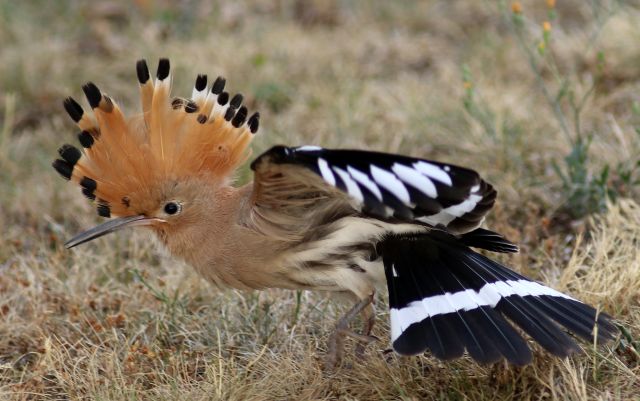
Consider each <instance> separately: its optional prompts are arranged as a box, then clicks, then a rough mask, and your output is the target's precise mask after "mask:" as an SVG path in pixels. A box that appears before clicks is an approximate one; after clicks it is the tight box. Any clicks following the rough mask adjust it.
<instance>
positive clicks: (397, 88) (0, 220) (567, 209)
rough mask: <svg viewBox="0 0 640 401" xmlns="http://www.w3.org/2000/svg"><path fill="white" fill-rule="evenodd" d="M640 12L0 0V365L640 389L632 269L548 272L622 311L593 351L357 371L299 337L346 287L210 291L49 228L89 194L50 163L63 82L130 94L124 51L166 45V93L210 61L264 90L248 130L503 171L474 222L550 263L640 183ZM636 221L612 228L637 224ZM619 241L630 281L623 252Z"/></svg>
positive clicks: (550, 389) (212, 71) (450, 385)
mask: <svg viewBox="0 0 640 401" xmlns="http://www.w3.org/2000/svg"><path fill="white" fill-rule="evenodd" d="M639 21H640V3H638V2H637V1H622V0H601V1H597V0H589V1H581V0H558V1H553V0H527V1H521V2H511V1H490V0H483V1H408V0H401V1H382V0H380V1H368V2H359V1H353V0H327V1H321V0H277V1H261V0H255V1H249V0H243V1H196V0H192V1H190V0H182V1H161V0H158V1H153V0H137V1H132V2H126V1H101V2H87V1H72V0H61V1H38V0H31V1H20V2H18V1H10V0H0V238H1V241H2V242H1V243H2V245H1V247H0V290H1V292H0V294H2V295H1V296H0V312H2V316H3V317H4V322H2V323H1V324H0V337H1V338H2V339H1V340H0V389H2V391H4V392H5V393H6V394H8V395H9V394H10V395H12V396H15V397H16V398H22V397H24V398H28V397H27V396H26V395H25V394H27V393H28V392H31V393H33V394H40V395H43V394H44V395H46V396H50V397H52V398H56V397H58V396H59V397H62V398H60V399H63V398H64V397H63V396H66V397H71V398H77V397H89V398H99V397H102V398H107V399H112V398H121V397H122V396H126V397H128V398H132V399H136V397H137V395H136V394H145V395H143V396H142V398H144V397H145V396H146V397H150V398H152V399H157V398H167V399H171V398H172V397H173V396H176V395H179V394H184V393H188V394H191V395H192V396H193V398H198V397H202V398H206V395H207V394H215V397H217V398H237V399H246V398H248V397H250V398H260V397H259V395H260V394H262V395H263V397H262V398H267V399H268V398H271V397H291V395H292V394H306V395H307V396H306V397H303V398H328V399H331V398H349V397H351V398H354V399H357V398H364V399H366V398H383V397H386V398H406V399H417V398H423V397H435V398H439V399H450V398H455V399H466V398H467V397H470V398H479V399H481V398H483V397H486V399H495V397H497V398H502V399H510V398H513V397H515V396H520V398H526V397H529V398H535V399H541V398H563V395H574V396H575V398H576V399H595V398H603V399H611V398H620V399H625V398H626V399H630V398H628V397H631V396H634V395H635V396H636V397H637V396H638V390H637V389H638V388H640V383H638V369H640V368H639V363H640V362H639V358H638V347H639V346H640V345H639V344H638V341H637V340H636V339H637V338H638V335H639V331H638V323H637V321H638V317H640V312H639V310H638V303H640V299H639V296H638V294H637V291H636V292H633V291H631V292H628V291H622V290H620V289H618V290H617V292H614V291H613V290H612V289H613V288H614V286H613V285H612V286H611V287H608V286H607V288H601V289H600V290H598V286H597V284H598V283H594V285H596V286H595V287H593V288H592V289H588V288H587V287H584V286H583V285H584V284H577V283H583V281H577V282H572V281H562V280H560V283H559V285H562V286H564V287H565V289H567V288H568V289H572V290H573V291H574V292H575V293H576V295H577V296H580V297H582V298H586V299H588V300H590V301H591V302H593V303H596V304H598V305H603V306H604V307H605V309H607V310H608V311H609V312H612V314H614V315H616V316H619V317H620V319H621V321H622V322H626V323H625V324H626V325H625V326H624V327H626V329H625V330H626V334H625V336H626V337H624V339H623V340H622V341H621V342H619V343H618V344H617V345H616V347H617V348H616V349H617V351H616V352H617V353H618V354H616V355H617V356H616V355H614V356H611V355H609V357H607V358H612V359H607V358H603V360H606V361H607V362H606V363H605V362H599V360H597V359H598V358H597V357H593V358H595V359H594V360H593V361H592V363H589V361H586V362H585V361H584V359H579V358H576V360H577V361H578V362H575V365H566V364H563V363H561V362H555V364H553V365H549V366H550V367H548V366H547V367H542V366H544V363H545V362H544V361H545V360H544V359H543V358H541V361H542V362H539V363H538V365H536V366H534V367H533V368H530V369H528V370H527V369H525V370H523V371H519V370H511V369H509V368H508V367H505V366H499V367H493V368H491V367H488V368H479V367H477V366H475V365H473V364H471V363H470V362H468V361H466V362H465V361H462V362H456V363H454V364H450V365H441V364H439V363H436V362H435V361H434V360H433V359H429V358H428V357H422V358H415V359H413V360H411V361H407V360H402V359H393V362H388V361H387V359H388V358H387V357H384V356H380V355H378V354H372V355H370V359H371V360H370V361H369V362H368V363H370V365H369V366H370V369H369V370H368V371H367V370H365V369H361V370H358V369H355V368H354V370H352V371H350V372H349V373H344V372H343V373H342V376H341V379H335V380H337V381H335V380H334V381H333V382H332V381H331V380H328V379H326V378H323V377H322V375H321V374H320V375H319V376H317V375H318V368H317V367H316V365H314V359H313V358H312V357H308V358H307V359H305V358H302V360H301V359H300V357H299V355H300V353H306V354H310V355H312V356H313V355H315V352H320V353H321V351H317V349H318V348H322V347H323V344H324V335H325V333H326V332H328V330H329V328H330V326H331V324H332V321H333V317H335V316H336V315H337V312H335V311H334V308H339V307H340V306H334V305H333V304H331V303H329V302H328V301H327V300H326V298H324V297H323V296H322V295H310V294H306V293H304V294H301V293H297V294H296V293H289V292H282V291H270V292H266V293H263V294H257V295H256V294H250V295H247V294H238V293H232V294H226V293H225V294H220V293H218V292H217V291H212V290H211V288H210V287H209V286H208V285H207V284H206V283H202V282H201V281H200V280H199V279H198V278H197V277H195V275H193V273H192V272H191V271H190V270H189V269H188V268H185V267H184V266H182V265H180V264H176V262H175V261H171V260H168V259H166V257H165V256H164V254H163V253H162V252H160V251H158V250H156V249H155V248H152V247H149V245H148V244H149V242H148V239H147V238H144V236H137V235H133V236H130V235H123V236H119V237H118V238H115V237H114V238H105V239H104V240H101V241H99V242H98V243H96V244H92V245H90V246H88V247H86V248H85V249H83V250H78V251H74V252H69V251H66V250H64V249H63V248H62V243H63V242H64V239H65V238H68V237H69V236H70V235H71V234H73V233H74V232H75V231H76V230H79V229H80V227H87V226H89V225H90V224H92V223H93V222H94V220H95V217H94V213H93V212H92V211H91V210H90V209H91V206H90V205H89V204H88V203H87V201H86V200H85V199H84V198H82V197H81V196H80V195H79V193H78V191H77V190H76V189H75V188H71V186H69V185H65V183H64V182H63V180H60V179H59V178H58V177H57V176H56V174H55V173H54V171H53V169H51V168H50V163H51V161H52V160H53V159H54V158H55V155H56V149H57V147H59V146H60V145H61V144H62V143H65V142H73V141H75V135H74V127H73V124H72V123H71V121H69V119H68V117H67V115H66V114H65V113H64V111H63V108H62V100H63V99H64V98H65V97H66V96H69V95H71V96H74V97H75V98H77V99H81V98H82V96H81V90H80V87H81V85H82V84H83V83H85V82H86V81H93V82H95V83H96V84H97V85H98V86H99V87H100V88H101V89H103V90H104V91H106V92H107V93H109V95H111V96H113V97H114V98H116V99H117V100H118V101H119V102H120V103H121V104H123V105H124V109H125V110H129V112H130V113H134V112H137V111H138V104H137V102H138V94H137V84H136V82H137V81H136V78H135V68H134V65H135V61H136V60H138V59H139V58H146V59H147V60H149V62H150V65H153V64H154V63H155V62H156V60H157V59H158V58H159V57H169V58H170V59H171V61H172V70H173V72H174V94H180V95H186V94H188V93H190V91H191V87H192V85H193V80H194V79H195V76H196V74H197V73H206V74H209V76H210V77H215V76H216V75H223V76H225V77H226V78H227V82H228V87H229V89H230V90H231V91H238V92H241V93H243V94H244V95H245V98H246V99H247V104H248V105H249V106H250V108H252V109H257V110H259V111H260V112H261V114H262V120H261V127H262V128H261V133H260V135H259V136H258V137H257V138H256V141H255V142H256V143H255V147H254V149H255V153H258V152H260V151H262V150H264V149H266V148H267V147H269V146H271V145H273V144H276V143H286V144H290V145H298V144H317V145H322V146H326V147H353V148H356V147H357V148H368V149H376V150H381V151H388V152H401V153H406V154H410V155H413V156H418V157H424V158H431V159H436V160H445V161H448V162H452V163H455V164H460V165H464V166H469V167H472V168H474V169H476V170H478V171H479V172H480V173H481V174H482V175H484V176H485V177H486V178H487V179H488V180H489V181H490V182H492V183H493V184H494V185H495V186H496V187H497V189H498V192H499V200H498V204H497V206H496V209H495V211H494V213H493V214H492V216H491V217H490V219H489V224H490V225H491V226H492V227H493V228H494V229H496V230H497V231H502V232H504V233H505V234H506V235H507V236H508V237H510V238H511V239H512V240H514V241H516V242H519V243H521V244H522V250H523V252H522V253H521V255H519V256H517V257H515V258H511V259H509V260H506V261H507V262H508V263H509V264H511V265H512V266H514V267H515V268H516V269H518V270H520V271H523V272H525V273H527V274H529V275H532V276H534V277H535V278H538V279H544V280H547V281H549V282H550V283H552V284H558V283H557V281H558V278H561V277H564V276H562V275H563V274H565V272H566V269H565V267H566V266H568V265H569V266H574V265H571V263H576V259H575V257H576V254H581V255H583V256H585V255H590V254H589V252H591V251H590V250H589V249H592V248H589V246H590V245H588V244H589V242H586V241H588V240H590V239H592V240H593V241H596V239H597V238H596V237H597V236H596V235H595V234H594V233H598V232H600V231H598V230H605V229H604V228H602V227H604V226H598V225H597V224H596V223H597V222H599V224H601V225H602V224H618V225H619V224H621V221H626V222H633V221H636V220H634V219H635V218H637V216H638V215H637V213H638V212H637V209H634V207H633V206H628V208H627V209H625V210H631V212H628V213H630V214H624V213H622V212H620V210H621V209H619V208H618V205H617V204H616V202H618V201H620V200H623V202H627V201H625V200H624V199H628V198H631V199H638V195H639V192H640V170H639V169H640V91H639V88H640V46H638V43H640V24H639V23H638V22H639ZM238 179H239V180H240V181H247V180H249V179H250V174H249V173H248V171H247V169H244V170H243V171H241V172H240V173H239V174H238ZM624 204H626V203H623V205H624ZM627 205H628V204H627ZM629 208H631V209H629ZM611 213H614V214H615V213H618V214H616V215H615V216H618V218H619V219H618V220H616V219H613V218H612V217H611ZM620 213H622V214H620ZM634 213H635V214H634ZM593 218H595V220H593ZM594 221H595V222H596V223H594ZM607 222H609V223H607ZM611 222H617V223H611ZM625 227H626V226H625ZM629 227H630V228H629V230H626V231H624V230H623V233H622V234H620V233H618V234H616V235H626V236H627V237H620V238H623V239H620V238H618V237H615V238H617V240H619V241H620V243H621V244H622V243H625V242H624V238H626V239H627V240H629V238H633V237H634V236H635V237H636V238H637V231H636V232H635V233H634V232H633V227H634V226H633V225H631V226H629ZM604 232H608V231H606V230H605V231H604ZM585 238H586V239H585ZM615 238H614V239H615ZM580 239H582V240H580ZM581 241H582V242H581ZM603 241H604V240H603ZM629 241H631V240H629ZM634 241H635V240H634ZM593 249H595V248H593ZM598 249H600V248H598ZM607 249H609V248H607ZM611 249H613V250H611V252H614V253H615V248H611ZM580 252H582V253H580ZM619 256H620V259H619V260H618V259H616V260H617V262H616V263H618V264H616V265H615V266H619V268H620V269H623V268H625V269H628V271H627V270H625V271H626V272H627V273H628V272H629V271H632V272H634V271H635V273H633V274H635V275H633V276H632V277H633V278H629V280H630V281H629V282H628V284H627V286H628V287H630V288H633V285H634V284H633V280H640V279H639V277H640V271H638V270H640V267H639V266H638V261H637V253H633V251H629V252H627V253H626V254H624V255H619ZM585 257H586V256H585ZM634 258H636V259H634ZM587 259H588V258H587ZM581 260H582V259H581ZM594 260H596V259H594ZM598 260H599V259H598ZM611 260H613V256H611ZM585 263H587V262H585ZM587 264H588V263H587ZM583 267H584V266H583ZM585 268H586V267H585ZM632 269H636V270H632ZM569 270H570V271H573V270H571V269H569ZM621 271H622V270H615V269H613V270H611V276H609V277H608V278H604V279H602V280H604V281H601V282H600V284H601V287H603V286H605V283H607V281H606V280H607V279H608V280H615V279H616V277H620V274H621ZM578 273H579V274H576V277H579V280H585V279H588V278H589V277H590V276H589V275H588V273H585V272H584V271H582V270H580V271H579V272H578ZM625 277H626V276H625ZM554 280H555V281H554ZM615 288H618V287H615ZM608 290H611V291H608ZM621 292H623V293H624V296H623V295H622V294H621ZM382 302H383V301H382ZM301 304H302V305H303V306H302V307H301ZM305 305H306V306H305ZM380 309H381V310H380V312H379V313H380V315H381V316H380V318H381V320H385V319H386V314H385V311H384V307H382V308H380ZM292 314H293V315H295V316H292ZM220 316H222V317H221V318H220V319H219V320H216V319H217V318H218V317H220ZM235 316H243V318H235ZM385 329H386V328H385V324H382V325H381V328H380V329H379V330H380V333H379V334H380V336H381V337H382V338H385V339H386V338H387V337H386V336H387V334H386V331H385ZM234 333H235V334H234ZM286 338H288V340H284V339H286ZM384 341H386V340H384ZM384 341H383V342H384ZM263 346H268V348H263ZM384 346H385V344H380V347H379V348H384ZM143 350H146V351H144V352H142V351H143ZM149 355H153V356H149ZM171 355H182V356H181V357H179V358H178V357H176V358H178V359H176V360H172V359H170V358H171V357H172V356H171ZM65 358H66V359H65ZM77 358H79V359H78V360H83V361H84V362H82V363H80V362H78V365H75V364H74V362H73V361H74V360H76V359H77ZM385 358H387V359H385ZM158 361H160V362H158ZM252 361H253V362H252ZM265 361H266V362H265ZM385 361H386V362H385ZM387 362H388V363H390V364H391V365H388V364H387ZM129 363H132V364H133V365H131V366H129V365H128V364H129ZM568 363H570V364H573V363H574V362H568ZM581 363H582V365H581ZM601 363H602V364H605V365H604V366H605V368H602V366H601ZM364 364H365V365H366V362H365V363H364ZM254 365H255V366H256V367H258V366H260V367H261V368H262V369H263V370H264V371H263V372H258V373H256V372H252V371H251V369H250V368H251V367H252V366H254ZM390 366H391V367H390ZM430 366H431V367H430ZM223 367H224V368H223ZM218 368H219V369H218ZM128 369H129V370H128ZM432 369H433V370H432ZM545 369H547V370H545ZM548 369H551V370H548ZM553 369H556V370H555V373H554V370H553ZM572 369H573V370H572ZM580 369H583V370H580ZM267 370H269V371H270V372H269V373H267V372H266V371H267ZM296 370H301V371H302V373H300V374H299V378H298V379H296V380H293V381H292V384H291V387H290V388H288V387H287V384H289V382H290V380H291V376H290V375H291V374H292V372H294V371H296ZM434 371H435V372H439V378H438V379H435V380H434V379H433V372H434ZM127 372H128V373H127ZM131 372H133V373H132V374H134V377H136V379H132V380H129V379H126V377H128V376H127V375H128V374H129V373H131ZM176 372H179V373H176ZM287 372H288V373H289V374H287ZM558 372H560V373H558ZM567 372H568V373H567ZM575 372H577V373H575ZM125 373H126V374H125ZM574 373H575V374H574ZM270 374H271V375H274V376H270ZM278 374H280V376H278ZM554 374H557V375H559V377H560V379H558V381H554V380H552V378H553V375H554ZM136 375H137V376H136ZM243 375H244V376H243ZM265 380H267V381H269V380H270V381H271V382H272V383H273V384H274V385H273V386H272V387H269V386H267V385H266V384H265V383H264V381H265ZM429 380H431V381H429ZM372 381H373V382H380V384H377V385H376V386H373V388H372V386H371V382H372ZM205 383H206V384H205ZM276 383H280V386H277V385H276ZM332 383H333V384H332ZM336 383H338V384H336ZM232 384H233V386H235V387H234V388H235V390H230V387H229V386H231V385H232ZM636 385H637V386H636ZM158 386H159V387H160V388H162V389H163V390H151V389H152V388H156V387H158ZM573 386H575V388H574V387H573ZM634 388H635V390H634ZM346 389H352V390H346ZM496 389H497V390H496ZM494 390H495V391H494ZM305 391H307V392H306V393H305ZM469 394H471V395H469Z"/></svg>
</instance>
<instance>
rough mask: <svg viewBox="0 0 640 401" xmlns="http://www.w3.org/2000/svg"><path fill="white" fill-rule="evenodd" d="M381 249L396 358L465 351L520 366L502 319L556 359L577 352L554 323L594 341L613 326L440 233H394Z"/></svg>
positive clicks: (515, 339)
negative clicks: (400, 355)
mask: <svg viewBox="0 0 640 401" xmlns="http://www.w3.org/2000/svg"><path fill="white" fill-rule="evenodd" d="M380 248H381V249H380V250H379V251H380V253H381V254H382V257H383V261H384V267H385V273H386V278H387V285H388V289H389V303H390V308H391V337H392V338H391V340H392V343H393V348H394V350H395V351H396V352H398V353H400V354H402V355H415V354H419V353H422V352H424V351H426V350H430V351H431V353H432V354H433V355H434V356H436V357H438V358H440V359H453V358H457V357H460V356H461V355H462V354H463V353H464V350H465V349H466V350H467V352H468V353H469V354H470V355H471V357H472V358H473V359H475V360H476V361H478V362H481V363H491V362H495V361H497V360H499V359H500V358H502V357H504V358H506V359H507V360H508V361H509V362H511V363H514V364H517V365H523V364H527V363H529V362H530V361H531V351H530V349H529V346H528V345H527V343H526V342H525V340H524V339H523V338H522V337H521V335H520V334H519V333H518V331H516V330H515V329H514V328H513V326H512V325H511V324H510V323H509V321H508V320H510V321H511V322H513V323H515V324H516V325H517V326H519V327H520V328H521V329H522V330H523V331H524V332H526V333H527V334H528V335H529V336H531V337H532V338H533V339H534V340H535V341H536V342H538V343H539V344H540V345H541V346H542V347H543V348H545V349H546V350H547V351H549V352H550V353H552V354H554V355H557V356H560V357H564V356H567V355H568V354H570V353H571V352H573V351H576V350H579V347H578V345H577V344H576V343H575V341H574V340H573V338H572V337H570V336H569V335H568V334H567V333H566V332H565V331H564V330H562V329H561V327H563V328H564V329H566V330H567V331H569V332H572V333H573V334H575V335H576V336H578V337H581V338H583V339H585V340H588V341H593V340H594V338H595V339H596V340H597V341H598V342H602V341H605V340H608V339H611V338H612V337H614V335H615V333H616V331H617V329H616V327H615V326H614V325H613V323H612V322H611V318H610V317H609V316H607V315H605V314H603V313H599V311H597V310H596V309H594V308H593V307H591V306H589V305H586V304H584V303H582V302H580V301H578V300H576V299H573V298H571V297H569V296H568V295H565V294H562V293H560V292H558V291H556V290H554V289H551V288H549V287H546V286H544V285H542V284H540V283H537V282H535V281H532V280H529V279H527V278H526V277H523V276H522V275H520V274H518V273H516V272H514V271H512V270H510V269H508V268H507V267H505V266H503V265H501V264H499V263H498V262H495V261H493V260H491V259H489V258H487V257H485V256H483V255H481V254H479V253H477V252H475V251H473V250H471V249H470V248H469V247H468V246H467V245H466V244H465V243H464V241H463V240H461V239H460V238H458V237H455V236H453V235H451V234H448V233H446V232H444V231H440V230H433V231H431V232H430V233H428V234H420V235H411V236H406V235H403V236H393V237H390V238H387V239H385V240H384V241H383V242H382V243H381V245H380ZM505 318H506V319H505ZM507 319H508V320H507Z"/></svg>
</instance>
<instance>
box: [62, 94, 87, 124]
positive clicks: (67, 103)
mask: <svg viewBox="0 0 640 401" xmlns="http://www.w3.org/2000/svg"><path fill="white" fill-rule="evenodd" d="M62 105H63V106H64V109H65V110H66V111H67V114H69V117H71V119H72V120H73V121H74V122H76V123H77V122H78V121H80V120H81V119H82V115H83V114H84V110H82V107H81V106H80V105H79V104H78V102H76V101H75V99H74V98H72V97H68V98H66V99H64V102H62Z"/></svg>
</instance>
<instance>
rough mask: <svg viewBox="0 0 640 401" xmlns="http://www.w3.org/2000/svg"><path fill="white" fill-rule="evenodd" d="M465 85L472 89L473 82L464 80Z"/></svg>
mask: <svg viewBox="0 0 640 401" xmlns="http://www.w3.org/2000/svg"><path fill="white" fill-rule="evenodd" d="M463 86H464V88H465V89H471V87H472V86H473V84H472V83H471V82H469V81H464V83H463Z"/></svg>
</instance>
